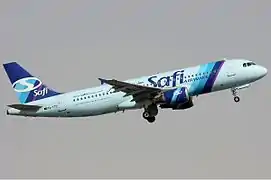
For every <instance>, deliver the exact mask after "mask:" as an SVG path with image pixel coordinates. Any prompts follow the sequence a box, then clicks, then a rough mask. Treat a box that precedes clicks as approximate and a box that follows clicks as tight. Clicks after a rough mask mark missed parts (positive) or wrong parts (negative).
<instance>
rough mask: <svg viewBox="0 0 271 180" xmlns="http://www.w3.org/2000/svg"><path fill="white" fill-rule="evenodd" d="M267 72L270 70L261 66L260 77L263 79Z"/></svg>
mask: <svg viewBox="0 0 271 180" xmlns="http://www.w3.org/2000/svg"><path fill="white" fill-rule="evenodd" d="M267 72H268V70H267V69H266V68H265V67H263V66H260V76H261V77H264V76H266V74H267Z"/></svg>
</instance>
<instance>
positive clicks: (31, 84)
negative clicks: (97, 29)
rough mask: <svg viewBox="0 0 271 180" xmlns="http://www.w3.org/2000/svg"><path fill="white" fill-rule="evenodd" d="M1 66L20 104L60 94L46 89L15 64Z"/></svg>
mask: <svg viewBox="0 0 271 180" xmlns="http://www.w3.org/2000/svg"><path fill="white" fill-rule="evenodd" d="M3 66H4V69H5V71H6V73H7V75H8V77H9V80H10V82H11V84H12V88H13V89H14V91H15V92H16V94H17V97H18V99H19V101H20V103H22V104H24V103H29V102H32V101H36V100H40V99H44V98H48V97H51V96H56V95H59V94H61V93H59V92H56V91H54V90H52V89H50V88H48V87H47V86H46V85H45V84H43V83H42V81H41V80H39V79H38V78H37V77H34V76H32V75H31V74H30V73H29V72H27V71H26V70H25V69H24V68H23V67H21V66H20V65H19V64H17V63H16V62H10V63H7V64H3Z"/></svg>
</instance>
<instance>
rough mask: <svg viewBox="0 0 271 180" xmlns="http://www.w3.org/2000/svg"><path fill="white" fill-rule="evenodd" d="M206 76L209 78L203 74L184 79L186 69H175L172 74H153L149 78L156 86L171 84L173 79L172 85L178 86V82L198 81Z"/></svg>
mask: <svg viewBox="0 0 271 180" xmlns="http://www.w3.org/2000/svg"><path fill="white" fill-rule="evenodd" d="M205 78H208V75H202V76H197V77H193V78H187V79H186V78H185V79H184V70H181V71H175V72H174V73H173V74H172V75H171V76H164V77H157V76H151V77H149V78H148V81H149V82H150V83H151V84H152V85H153V86H154V87H159V88H163V87H167V86H170V82H171V81H172V84H171V86H172V87H176V86H177V83H179V84H183V83H187V82H193V81H198V80H201V79H205ZM177 80H178V81H177Z"/></svg>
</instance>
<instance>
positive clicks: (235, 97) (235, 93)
mask: <svg viewBox="0 0 271 180" xmlns="http://www.w3.org/2000/svg"><path fill="white" fill-rule="evenodd" d="M231 92H232V95H233V97H234V98H233V100H234V102H236V103H237V102H239V101H240V97H239V96H238V95H237V89H236V88H231Z"/></svg>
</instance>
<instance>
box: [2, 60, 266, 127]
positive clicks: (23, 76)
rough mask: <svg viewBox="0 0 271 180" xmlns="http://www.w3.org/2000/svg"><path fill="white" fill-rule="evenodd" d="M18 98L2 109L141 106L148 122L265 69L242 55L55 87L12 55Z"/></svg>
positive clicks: (44, 111) (53, 113)
mask: <svg viewBox="0 0 271 180" xmlns="http://www.w3.org/2000/svg"><path fill="white" fill-rule="evenodd" d="M3 67H4V69H5V72H6V74H7V76H8V77H9V80H10V83H11V84H12V88H13V90H14V91H15V92H16V95H17V98H18V100H19V102H20V103H15V104H10V105H8V109H7V112H6V113H7V115H15V116H25V117H66V118H68V117H70V118H72V117H87V116H97V115H102V114H108V113H117V112H120V111H123V112H124V111H126V110H137V109H143V113H142V116H143V118H144V119H145V120H147V122H149V123H153V122H154V121H155V120H156V116H157V115H158V111H159V110H158V108H160V109H171V110H186V109H190V108H191V107H193V106H194V99H193V98H194V97H196V96H199V95H203V94H208V93H213V92H218V91H222V90H230V91H231V92H232V95H233V97H234V101H235V102H239V101H240V97H239V96H238V93H237V92H238V91H239V90H241V89H244V88H248V87H249V86H250V85H251V84H252V83H253V82H255V81H257V80H259V79H261V78H263V77H264V76H265V75H266V74H267V72H268V70H267V69H266V68H265V67H263V66H261V65H257V64H256V63H255V62H253V61H250V60H246V59H237V58H236V59H226V58H223V59H219V60H217V61H212V62H209V63H205V64H201V65H197V66H192V67H189V68H184V69H176V70H170V71H167V72H164V73H157V74H154V75H150V76H142V77H140V78H133V79H128V80H124V81H120V80H117V79H114V78H112V79H104V78H98V79H99V81H100V85H99V86H95V87H91V88H86V89H82V90H76V91H72V92H58V91H55V90H53V89H51V88H49V87H48V86H47V85H45V84H44V83H43V81H41V80H40V78H38V77H36V76H33V75H31V74H30V73H29V72H28V71H27V70H25V69H24V68H23V67H22V66H21V65H19V64H18V63H17V62H16V61H12V62H9V63H6V64H3Z"/></svg>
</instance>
